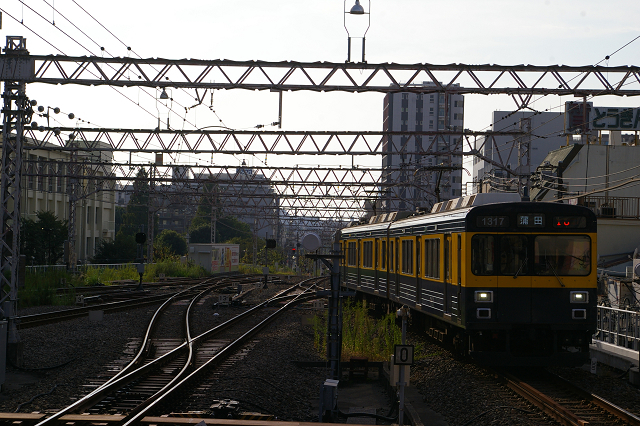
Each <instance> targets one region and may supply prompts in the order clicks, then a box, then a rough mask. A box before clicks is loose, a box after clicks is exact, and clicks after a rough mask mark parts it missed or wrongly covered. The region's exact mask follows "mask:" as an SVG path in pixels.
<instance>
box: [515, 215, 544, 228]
mask: <svg viewBox="0 0 640 426" xmlns="http://www.w3.org/2000/svg"><path fill="white" fill-rule="evenodd" d="M516 225H517V226H518V228H544V215H543V214H519V215H518V223H517V224H516Z"/></svg>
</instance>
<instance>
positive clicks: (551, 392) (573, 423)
mask: <svg viewBox="0 0 640 426" xmlns="http://www.w3.org/2000/svg"><path fill="white" fill-rule="evenodd" d="M496 375H497V376H498V377H499V378H500V379H501V381H503V383H505V384H506V386H508V387H509V388H510V389H512V390H513V391H514V392H516V393H517V394H519V395H520V396H522V397H523V398H525V399H526V400H527V401H529V402H530V403H532V404H533V405H535V406H536V407H538V408H539V409H540V410H542V411H543V412H544V413H546V414H547V415H549V416H550V417H552V418H553V419H555V420H556V421H557V422H558V423H560V424H562V425H565V426H585V425H590V426H594V425H614V424H618V425H632V426H640V418H639V417H637V416H635V415H634V414H632V413H630V412H628V411H626V410H624V409H622V408H621V407H618V406H617V405H615V404H613V403H612V402H609V401H607V400H605V399H603V398H601V397H599V396H597V395H593V394H591V393H589V392H586V391H584V390H582V389H580V388H579V387H577V386H575V385H574V384H572V383H570V382H569V381H567V380H565V379H563V378H562V377H560V376H557V375H555V374H552V373H550V372H548V371H546V370H537V369H536V370H519V371H509V372H507V371H500V372H497V373H496Z"/></svg>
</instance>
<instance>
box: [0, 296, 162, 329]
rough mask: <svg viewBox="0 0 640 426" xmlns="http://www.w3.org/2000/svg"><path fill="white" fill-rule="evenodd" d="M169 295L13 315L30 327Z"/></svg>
mask: <svg viewBox="0 0 640 426" xmlns="http://www.w3.org/2000/svg"><path fill="white" fill-rule="evenodd" d="M167 297H169V295H167V294H164V295H157V296H148V297H143V298H140V299H134V300H120V301H117V302H108V303H102V304H96V305H92V306H84V307H79V308H71V309H65V310H62V311H55V312H45V313H42V314H32V315H22V316H16V317H13V319H15V321H16V322H17V324H18V328H20V329H25V328H32V327H37V326H40V325H44V324H51V323H54V322H61V321H68V320H72V319H75V318H80V317H83V316H87V315H89V311H95V310H102V311H105V312H115V311H119V310H124V309H130V308H132V307H135V306H146V305H152V304H155V303H158V302H160V301H163V300H166V298H167Z"/></svg>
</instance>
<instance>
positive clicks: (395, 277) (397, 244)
mask: <svg viewBox="0 0 640 426" xmlns="http://www.w3.org/2000/svg"><path fill="white" fill-rule="evenodd" d="M392 249H393V282H394V284H395V286H394V288H395V290H394V294H395V296H396V297H398V296H399V295H400V274H399V273H398V271H399V270H400V266H399V265H398V261H399V259H400V256H399V252H400V238H396V239H395V244H394V245H393V247H392Z"/></svg>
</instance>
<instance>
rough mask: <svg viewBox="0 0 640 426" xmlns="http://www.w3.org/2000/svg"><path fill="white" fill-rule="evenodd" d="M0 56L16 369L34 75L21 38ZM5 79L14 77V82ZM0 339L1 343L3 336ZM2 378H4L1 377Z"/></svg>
mask: <svg viewBox="0 0 640 426" xmlns="http://www.w3.org/2000/svg"><path fill="white" fill-rule="evenodd" d="M4 52H5V54H7V55H12V56H8V57H7V58H6V59H5V63H4V70H3V71H4V72H3V79H4V91H3V93H2V98H3V99H4V105H3V108H2V116H3V119H2V169H1V171H0V173H1V178H0V180H1V183H0V209H2V212H0V271H4V272H5V273H7V275H5V274H4V273H2V274H0V283H1V285H0V287H1V288H2V290H1V292H2V299H0V301H1V302H2V311H3V312H2V313H3V317H4V318H9V322H8V324H7V326H8V334H7V336H8V351H7V353H8V355H9V357H10V358H13V361H14V362H15V363H16V364H17V365H18V366H20V365H21V363H22V360H21V344H20V343H21V342H20V336H19V335H18V328H17V325H16V322H15V319H14V318H15V316H16V313H17V312H16V311H17V303H18V266H19V262H20V202H21V195H22V194H21V191H20V185H21V183H22V154H23V143H24V141H23V139H24V127H25V125H26V124H28V123H30V122H31V116H32V114H33V110H32V109H31V106H32V104H30V102H29V99H28V98H27V95H26V84H25V83H24V80H26V79H27V78H30V77H31V76H33V74H34V70H33V68H34V65H33V63H30V65H31V66H29V63H25V62H22V61H20V57H21V56H27V55H29V51H28V50H27V40H26V39H25V38H23V37H19V36H17V37H12V36H9V37H7V44H6V46H5V48H4ZM5 76H11V77H14V80H12V79H8V78H7V77H5ZM0 338H2V339H4V335H2V336H1V337H0ZM4 367H5V366H4V365H2V366H1V367H0V368H2V373H4ZM2 377H4V374H2Z"/></svg>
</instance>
